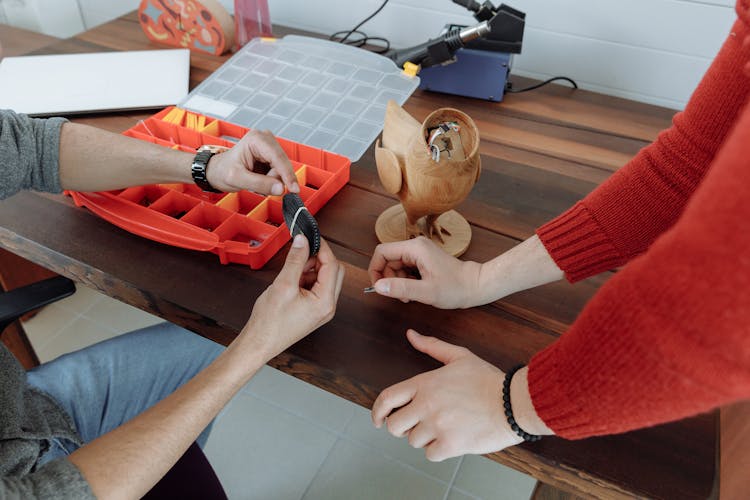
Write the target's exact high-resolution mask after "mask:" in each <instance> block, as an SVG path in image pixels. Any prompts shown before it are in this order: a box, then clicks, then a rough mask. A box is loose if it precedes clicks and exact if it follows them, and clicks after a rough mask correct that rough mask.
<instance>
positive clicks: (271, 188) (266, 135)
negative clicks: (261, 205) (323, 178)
mask: <svg viewBox="0 0 750 500" xmlns="http://www.w3.org/2000/svg"><path fill="white" fill-rule="evenodd" d="M269 166H270V170H268V171H267V172H266V171H265V170H266V169H267V168H268V167H269ZM206 175H207V177H208V182H209V183H210V184H211V185H212V186H213V187H215V188H216V189H219V190H221V191H227V192H232V191H241V190H243V189H247V190H250V191H255V192H256V193H261V194H273V195H280V194H283V193H284V185H286V187H287V189H289V191H291V192H293V193H299V185H298V184H297V178H296V177H295V176H294V170H293V169H292V164H291V162H290V161H289V158H288V157H287V156H286V153H284V150H283V149H281V146H280V145H279V143H278V142H277V141H276V139H274V137H273V135H272V134H271V133H270V132H268V131H257V130H252V131H250V132H248V133H247V134H246V135H245V137H243V138H242V139H241V140H240V142H238V143H237V144H236V145H235V146H234V147H233V148H232V149H230V150H229V151H227V152H225V153H221V154H218V155H214V156H213V157H212V158H211V160H210V161H209V163H208V168H207V169H206ZM279 179H281V181H283V184H282V182H280V181H279Z"/></svg>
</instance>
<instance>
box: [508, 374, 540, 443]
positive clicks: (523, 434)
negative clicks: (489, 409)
mask: <svg viewBox="0 0 750 500" xmlns="http://www.w3.org/2000/svg"><path fill="white" fill-rule="evenodd" d="M521 368H523V365H518V366H514V367H513V368H512V369H511V370H510V371H508V373H506V374H505V380H504V381H503V409H504V410H505V417H506V418H507V419H508V425H510V428H511V429H513V432H515V433H516V434H518V435H519V436H521V437H522V438H523V440H524V441H530V442H532V443H533V442H534V441H539V440H540V439H542V436H537V435H535V434H529V433H528V432H526V431H525V430H523V429H521V428H520V427H519V426H518V424H517V423H516V419H515V418H513V407H512V406H511V404H510V381H511V380H512V379H513V375H515V374H516V372H517V371H518V370H520V369H521Z"/></svg>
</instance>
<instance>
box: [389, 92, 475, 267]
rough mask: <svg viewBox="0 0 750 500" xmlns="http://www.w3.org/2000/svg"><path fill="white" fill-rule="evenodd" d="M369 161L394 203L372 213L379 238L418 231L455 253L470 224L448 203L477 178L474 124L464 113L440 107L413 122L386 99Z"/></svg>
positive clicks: (403, 236)
mask: <svg viewBox="0 0 750 500" xmlns="http://www.w3.org/2000/svg"><path fill="white" fill-rule="evenodd" d="M375 163H376V164H377V168H378V175H379V177H380V181H381V182H382V183H383V186H384V187H385V189H386V191H388V192H389V193H392V194H395V195H398V197H399V199H400V200H401V204H400V205H395V206H393V207H391V208H389V209H388V210H386V211H385V212H383V213H382V214H381V215H380V217H378V220H377V223H376V224H375V232H376V233H377V236H378V239H379V240H380V241H381V242H389V241H401V240H405V239H408V238H414V237H416V236H419V235H420V234H421V235H424V236H426V237H428V238H431V239H432V240H433V241H435V243H437V244H438V245H440V246H441V247H442V248H443V249H444V250H445V251H446V252H448V253H450V254H452V255H455V256H458V255H461V254H462V253H464V252H465V251H466V249H467V248H468V246H469V243H470V241H471V227H470V226H469V224H468V222H466V220H465V219H464V218H463V217H462V216H461V215H459V214H458V212H456V211H455V210H452V209H453V207H455V206H457V205H458V204H459V203H461V202H462V201H463V200H464V199H465V198H466V196H467V195H468V194H469V192H470V191H471V188H472V187H473V186H474V184H475V183H476V182H477V180H478V179H479V175H480V172H481V161H480V156H479V130H477V127H476V125H475V124H474V121H473V120H472V119H471V118H469V116H467V115H466V114H465V113H462V112H461V111H459V110H457V109H452V108H440V109H438V110H436V111H434V112H432V113H431V114H430V115H429V116H428V117H427V118H426V119H425V121H424V122H423V123H419V122H418V121H417V120H415V119H414V118H413V117H412V116H411V115H410V114H408V113H407V112H406V111H404V110H403V109H402V108H401V107H400V106H399V105H398V104H396V103H395V102H393V101H390V102H389V103H388V107H387V110H386V115H385V126H384V129H383V137H382V144H381V143H380V142H378V143H377V144H376V145H375Z"/></svg>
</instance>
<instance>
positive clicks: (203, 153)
mask: <svg viewBox="0 0 750 500" xmlns="http://www.w3.org/2000/svg"><path fill="white" fill-rule="evenodd" d="M214 154H216V153H214V152H213V151H209V150H205V149H204V150H199V151H198V153H197V154H196V155H195V158H194V159H193V165H192V166H191V168H190V171H191V174H192V175H193V181H194V182H195V184H196V185H197V186H198V187H199V188H201V189H202V190H204V191H208V192H210V193H221V191H219V190H218V189H216V188H215V187H213V186H212V185H211V183H210V182H208V177H207V176H206V171H207V168H208V161H209V160H210V159H211V157H212V156H213V155H214Z"/></svg>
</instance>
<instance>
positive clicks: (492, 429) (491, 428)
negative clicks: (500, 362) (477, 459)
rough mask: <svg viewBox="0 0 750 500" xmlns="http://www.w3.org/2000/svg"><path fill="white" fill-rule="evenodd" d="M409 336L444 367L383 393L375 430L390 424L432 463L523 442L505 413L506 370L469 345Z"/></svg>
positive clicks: (390, 428)
mask: <svg viewBox="0 0 750 500" xmlns="http://www.w3.org/2000/svg"><path fill="white" fill-rule="evenodd" d="M407 338H408V339H409V342H411V344H412V345H413V346H414V348H415V349H417V350H419V351H422V352H424V353H426V354H428V355H430V356H432V357H433V358H435V359H437V360H438V361H441V362H443V363H445V366H443V367H442V368H438V369H437V370H433V371H431V372H426V373H422V374H420V375H417V376H416V377H412V378H410V379H408V380H405V381H403V382H400V383H398V384H396V385H393V386H391V387H389V388H387V389H385V390H384V391H383V392H381V393H380V395H379V396H378V398H377V399H376V400H375V404H374V405H373V407H372V421H373V424H375V427H378V428H380V427H381V426H382V425H383V423H384V422H386V423H387V427H388V432H390V433H391V434H393V435H394V436H396V437H404V436H408V438H409V444H410V445H412V446H413V447H414V448H424V449H425V456H426V457H427V459H428V460H431V461H433V462H439V461H442V460H445V459H448V458H451V457H455V456H459V455H463V454H466V453H477V454H481V453H490V452H494V451H499V450H502V449H503V448H507V447H508V446H513V445H515V444H518V443H520V442H521V441H522V439H521V438H520V437H519V436H518V435H517V434H516V433H515V432H513V431H512V430H511V429H510V427H509V426H508V422H507V420H506V418H505V414H504V412H503V400H502V386H503V378H504V377H505V374H504V373H503V372H502V371H500V370H499V369H498V368H496V367H495V366H493V365H491V364H489V363H487V362H486V361H483V360H482V359H480V358H479V357H477V356H476V355H474V354H472V353H471V351H469V350H468V349H466V348H464V347H459V346H455V345H452V344H448V343H447V342H443V341H442V340H439V339H436V338H434V337H425V336H422V335H420V334H418V333H417V332H415V331H414V330H409V331H408V332H407ZM514 380H515V377H514ZM513 404H514V410H515V407H516V402H515V401H513ZM391 412H393V413H391Z"/></svg>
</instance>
